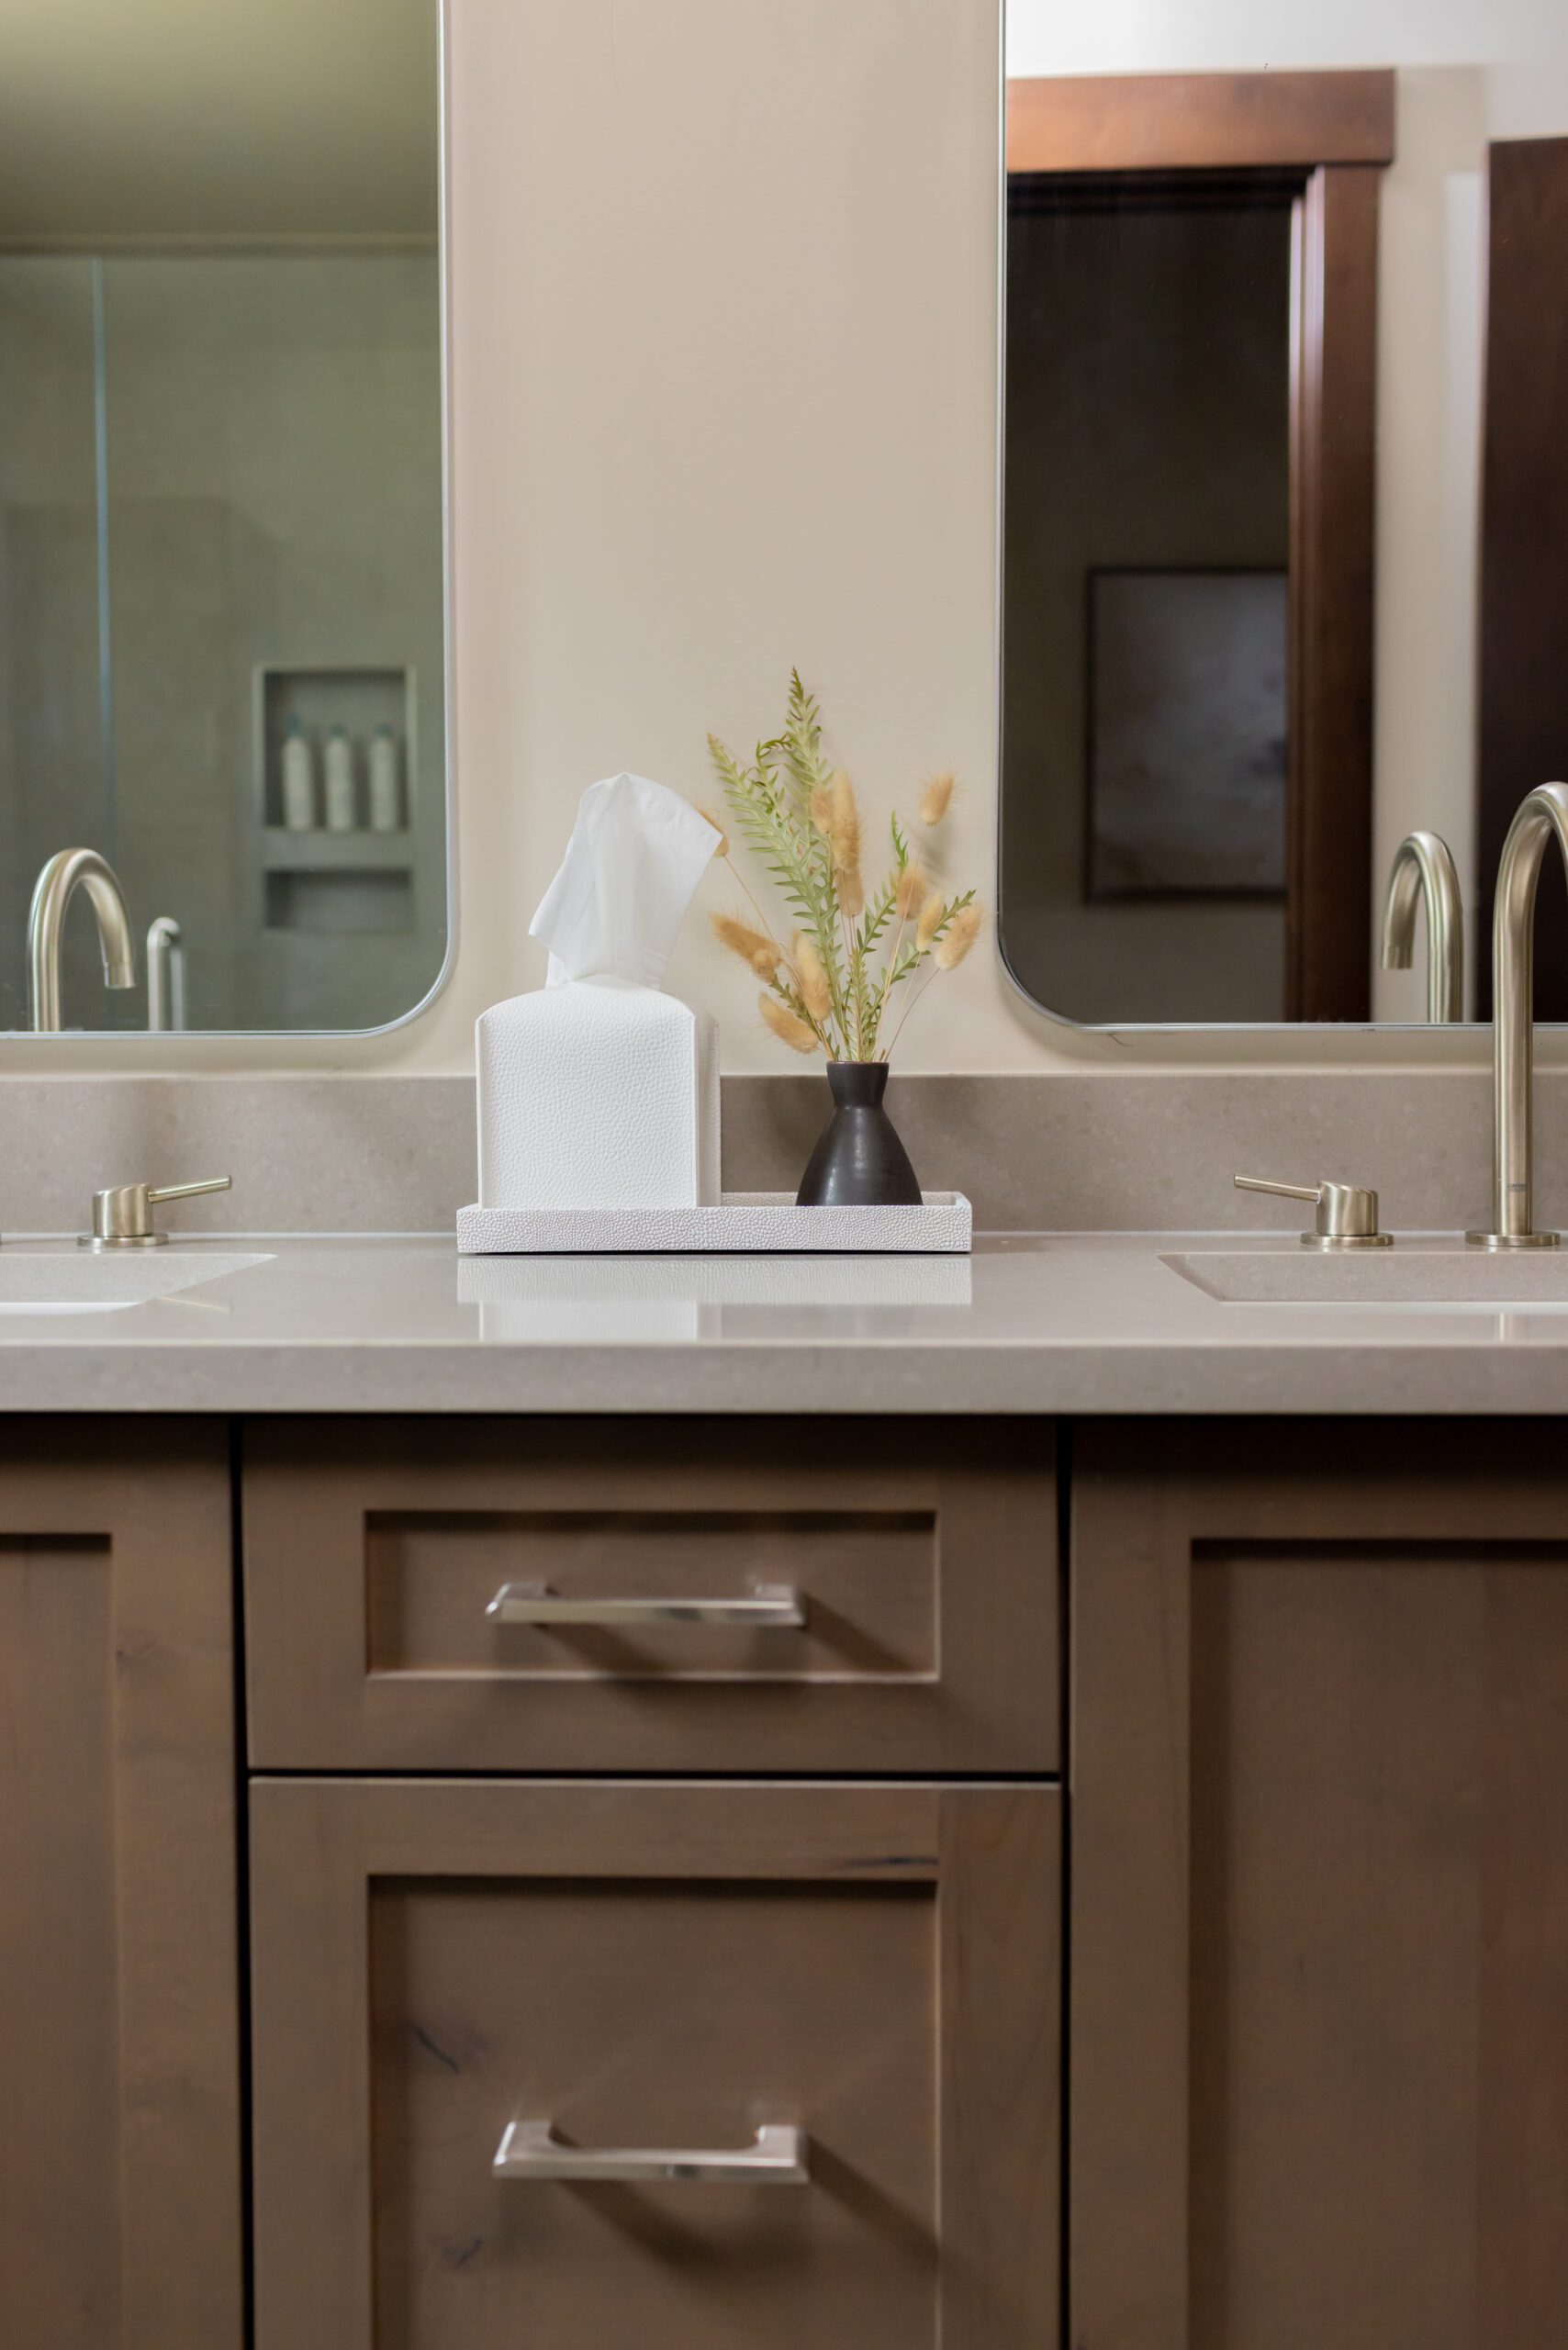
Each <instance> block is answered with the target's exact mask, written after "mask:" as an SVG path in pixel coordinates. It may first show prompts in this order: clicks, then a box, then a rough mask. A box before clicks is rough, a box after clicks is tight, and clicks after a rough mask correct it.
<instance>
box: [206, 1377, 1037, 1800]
mask: <svg viewBox="0 0 1568 2350" xmlns="http://www.w3.org/2000/svg"><path fill="white" fill-rule="evenodd" d="M894 1360H896V1358H895V1359H894ZM891 1375H892V1373H891V1371H890V1376H891ZM244 1489H245V1608H246V1620H247V1627H248V1637H247V1657H248V1670H249V1678H250V1692H251V1707H250V1733H251V1761H252V1765H253V1767H254V1768H255V1769H257V1770H260V1771H352V1772H376V1771H412V1772H418V1773H420V1774H430V1775H439V1774H441V1773H442V1772H446V1771H498V1772H500V1771H543V1772H557V1771H562V1772H564V1771H594V1772H623V1773H626V1774H633V1775H636V1774H643V1773H647V1772H659V1771H689V1770H692V1769H694V1768H695V1769H700V1770H703V1771H708V1772H711V1773H712V1774H715V1775H722V1774H725V1773H729V1772H751V1771H780V1772H790V1773H794V1772H802V1771H809V1772H812V1773H813V1774H826V1775H830V1776H838V1775H840V1774H846V1773H855V1774H858V1773H862V1772H865V1773H871V1774H876V1775H877V1776H884V1775H887V1774H900V1775H902V1774H909V1775H911V1776H919V1777H922V1778H925V1777H933V1778H935V1777H940V1776H943V1775H946V1774H948V1773H950V1772H959V1771H961V1772H966V1773H967V1772H975V1773H982V1772H983V1773H985V1774H989V1775H993V1776H998V1777H1008V1776H1012V1775H1014V1774H1019V1775H1026V1774H1032V1773H1035V1772H1050V1771H1054V1770H1055V1769H1056V1767H1057V1759H1058V1739H1057V1710H1058V1636H1057V1626H1058V1614H1059V1592H1058V1580H1057V1519H1056V1483H1055V1472H1054V1461H1053V1457H1052V1432H1051V1430H1050V1429H1049V1428H1048V1427H1039V1426H1038V1425H1037V1424H1031V1423H1025V1422H1014V1423H1008V1422H1005V1421H1002V1422H976V1421H965V1420H960V1419H947V1420H944V1421H940V1422H934V1421H930V1420H920V1419H895V1420H876V1419H866V1420H847V1421H846V1420H843V1419H839V1420H836V1421H835V1420H833V1419H830V1418H828V1417H826V1416H823V1417H821V1418H819V1419H817V1420H814V1421H812V1420H767V1419H762V1420H754V1419H728V1420H723V1419H719V1420H715V1419H708V1420H702V1419H689V1418H688V1419H662V1420H661V1419H635V1418H633V1419H625V1418H622V1419H619V1420H615V1419H608V1420H607V1419H549V1418H532V1419H525V1420H462V1421H453V1420H450V1419H448V1420H442V1419H439V1418H437V1419H424V1420H380V1421H375V1420H347V1421H339V1420H328V1421H314V1422H312V1421H300V1420H286V1419H285V1420H263V1421H257V1422H253V1423H252V1424H251V1425H250V1426H249V1427H247V1429H246V1432H245V1472H244Z"/></svg>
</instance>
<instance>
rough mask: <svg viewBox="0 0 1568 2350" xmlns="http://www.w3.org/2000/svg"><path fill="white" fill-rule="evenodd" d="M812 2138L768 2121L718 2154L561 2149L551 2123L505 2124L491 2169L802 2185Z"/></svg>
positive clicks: (614, 2179)
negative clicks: (752, 2139)
mask: <svg viewBox="0 0 1568 2350" xmlns="http://www.w3.org/2000/svg"><path fill="white" fill-rule="evenodd" d="M810 2154H811V2140H810V2139H809V2138H808V2137H807V2135H806V2133H805V2132H804V2131H803V2130H797V2129H796V2128H795V2126H794V2124H793V2123H792V2122H770V2123H768V2124H767V2127H766V2128H764V2129H761V2130H759V2131H758V2132H757V2133H756V2143H754V2144H752V2145H749V2146H737V2147H734V2149H732V2150H731V2151H729V2152H720V2153H717V2154H689V2153H687V2152H686V2151H685V2150H684V2149H682V2148H678V2147H673V2146H650V2147H648V2148H647V2149H646V2150H644V2149H643V2148H641V2147H633V2146H600V2147H588V2146H565V2145H563V2144H562V2143H561V2141H560V2139H559V2138H557V2137H556V2135H555V2129H554V2123H553V2122H549V2121H509V2122H508V2123H507V2126H506V2130H505V2132H504V2133H503V2135H502V2138H501V2143H500V2144H499V2145H498V2147H497V2149H496V2159H495V2162H494V2163H493V2165H491V2167H492V2169H493V2170H494V2172H495V2175H496V2177H498V2178H522V2179H582V2180H586V2181H588V2182H590V2183H592V2182H595V2181H597V2182H599V2183H601V2184H609V2183H614V2184H623V2185H627V2186H636V2185H642V2186H644V2187H645V2186H647V2185H648V2184H649V2183H650V2182H651V2181H654V2180H661V2179H664V2180H667V2179H681V2180H688V2179H698V2180H705V2181H708V2182H710V2183H712V2184H717V2185H721V2186H736V2187H804V2186H806V2185H807V2184H808V2183H809V2181H810V2178H811V2165H810Z"/></svg>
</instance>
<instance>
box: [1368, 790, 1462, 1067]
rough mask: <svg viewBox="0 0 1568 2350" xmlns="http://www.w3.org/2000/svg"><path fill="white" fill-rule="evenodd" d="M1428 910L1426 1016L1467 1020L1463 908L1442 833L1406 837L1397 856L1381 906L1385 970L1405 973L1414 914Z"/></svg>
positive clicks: (1436, 1019) (1437, 1019)
mask: <svg viewBox="0 0 1568 2350" xmlns="http://www.w3.org/2000/svg"><path fill="white" fill-rule="evenodd" d="M1423 899H1425V901H1426V906H1427V1017H1428V1020H1430V1021H1432V1022H1434V1023H1438V1024H1446V1023H1447V1022H1449V1021H1452V1020H1462V1019H1463V1018H1464V909H1463V907H1462V904H1461V902H1460V895H1459V873H1458V869H1457V868H1456V867H1455V865H1454V861H1453V852H1452V851H1451V849H1450V847H1449V845H1448V843H1447V841H1445V840H1444V839H1443V837H1442V835H1441V834H1440V833H1407V834H1406V836H1405V838H1404V839H1403V840H1402V841H1401V842H1400V844H1399V846H1398V847H1397V848H1396V849H1395V850H1394V862H1393V864H1392V865H1391V866H1390V867H1389V868H1388V888H1387V890H1386V892H1385V894H1384V897H1383V969H1384V970H1385V971H1407V970H1408V969H1409V968H1410V965H1411V962H1412V960H1413V958H1414V956H1415V952H1416V909H1417V905H1419V904H1420V902H1421V901H1422V900H1423Z"/></svg>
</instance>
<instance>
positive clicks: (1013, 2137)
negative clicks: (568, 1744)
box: [253, 1780, 1059, 2350]
mask: <svg viewBox="0 0 1568 2350" xmlns="http://www.w3.org/2000/svg"><path fill="white" fill-rule="evenodd" d="M253 1825H254V1844H253V1852H254V1857H255V1866H256V1876H255V1912H254V1914H255V1924H256V1948H255V1962H256V1964H255V1990H256V2005H255V2014H256V2031H257V2046H256V2063H255V2068H254V2070H255V2080H256V2085H257V2091H256V2093H257V2179H256V2187H257V2255H258V2256H257V2274H258V2283H259V2303H258V2319H259V2325H258V2344H259V2350H285V2345H286V2350H316V2345H318V2344H319V2345H320V2350H327V2345H329V2344H330V2350H371V2345H372V2344H375V2350H393V2345H396V2350H446V2345H449V2344H459V2343H461V2344H464V2345H465V2350H503V2345H505V2350H510V2345H512V2344H515V2343H517V2342H519V2341H523V2340H527V2341H534V2340H538V2341H541V2342H546V2341H547V2342H563V2343H566V2342H586V2343H604V2344H610V2343H632V2342H635V2343H637V2344H639V2350H734V2344H737V2343H745V2344H746V2345H747V2350H799V2345H800V2344H802V2343H811V2344H812V2345H813V2350H879V2346H880V2345H882V2344H887V2345H889V2350H893V2345H896V2350H923V2345H927V2344H929V2345H931V2350H936V2345H937V2344H942V2345H943V2350H1025V2345H1026V2346H1027V2350H1040V2345H1043V2344H1048V2343H1049V2342H1051V2341H1053V2340H1054V2338H1055V2335H1054V2322H1055V2311H1056V2300H1057V2283H1058V2268H1057V2251H1056V2244H1055V2239H1054V2220H1055V2210H1056V2190H1057V2167H1056V2165H1057V2107H1058V2081H1057V2038H1058V2029H1057V2019H1056V1989H1057V1985H1056V1976H1057V1964H1058V1962H1057V1932H1058V1904H1059V1886H1058V1798H1057V1796H1056V1794H1055V1791H1054V1790H1051V1789H1047V1788H1010V1789H989V1788H983V1787H976V1788H961V1789H955V1790H947V1791H939V1790H936V1789H935V1788H931V1787H924V1786H905V1787H901V1788H897V1789H874V1788H865V1789H862V1788H855V1787H843V1786H840V1787H832V1786H826V1787H824V1786H816V1787H810V1788H805V1787H794V1788H790V1787H777V1788H772V1787H766V1786H755V1785H753V1786H734V1785H732V1786H717V1787H715V1786H711V1785H710V1786H704V1787H687V1786H666V1787H648V1786H641V1787H638V1786H627V1785H619V1786H601V1787H592V1786H588V1785H566V1786H562V1785H550V1784H548V1783H545V1784H543V1785H529V1784H523V1783H517V1782H512V1783H509V1784H501V1785H497V1784H494V1783H487V1782H483V1781H475V1782H468V1783H465V1784H463V1785H455V1786H454V1785H447V1786H442V1785H439V1784H431V1783H420V1782H405V1783H402V1784H400V1785H386V1784H383V1785H367V1784H365V1783H360V1782H353V1781H346V1782H345V1781H337V1782H332V1783H319V1782H312V1781H309V1780H297V1781H289V1782H271V1783H269V1782H265V1781H263V1782H259V1783H258V1784H257V1785H256V1787H255V1788H254V1790H253ZM305 1915H308V1916H309V1917H310V1919H311V1920H312V1926H313V1931H312V1934H311V1935H310V1936H308V1937H307V1936H302V1935H301V1933H300V1931H299V1922H300V1919H301V1917H302V1916H305ZM509 2132H510V2137H509V2135H508V2133H509ZM759 2132H767V2133H770V2134H769V2135H767V2136H765V2137H764V2138H762V2140H761V2141H760V2151H761V2153H762V2154H764V2155H766V2156H767V2158H768V2159H773V2158H774V2156H775V2154H776V2153H777V2152H778V2148H779V2147H780V2146H782V2155H781V2156H780V2157H779V2160H780V2166H779V2168H778V2170H777V2171H775V2172H774V2173H772V2174H771V2175H769V2174H767V2173H764V2174H763V2175H761V2176H757V2175H756V2174H753V2175H751V2176H746V2175H745V2173H744V2171H739V2172H737V2170H736V2168H735V2165H736V2159H737V2157H739V2158H740V2161H741V2162H742V2163H744V2162H745V2159H746V2158H747V2157H748V2156H749V2157H750V2158H752V2159H756V2156H757V2154H758V2151H759V2137H758V2133H759ZM503 2142H504V2143H505V2146H506V2149H507V2154H506V2165H507V2166H506V2167H505V2168H504V2169H502V2170H498V2168H497V2157H498V2154H501V2152H502V2148H503ZM726 2165H728V2167H726ZM574 2166H576V2167H577V2169H578V2170H580V2171H586V2172H587V2174H588V2175H587V2176H574V2177H558V2176H555V2175H554V2174H555V2173H556V2172H557V2171H558V2170H560V2169H561V2168H562V2167H566V2168H567V2169H571V2168H573V2167H574ZM671 2169H674V2170H676V2171H682V2170H684V2171H686V2172H688V2173H689V2174H692V2175H689V2176H677V2177H670V2176H669V2175H668V2173H669V2171H670V2170H671ZM596 2170H597V2171H598V2172H599V2174H600V2175H599V2176H595V2175H593V2174H594V2173H595V2172H596ZM606 2172H608V2173H609V2174H610V2175H609V2176H603V2175H602V2174H604V2173H606Z"/></svg>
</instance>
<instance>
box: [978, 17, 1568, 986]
mask: <svg viewBox="0 0 1568 2350" xmlns="http://www.w3.org/2000/svg"><path fill="white" fill-rule="evenodd" d="M1007 77H1008V78H1007V108H1006V123H1007V130H1006V241H1007V251H1006V336H1005V432H1004V453H1005V455H1004V488H1003V539H1004V556H1003V606H1004V624H1003V660H1002V669H1003V683H1002V736H1003V750H1002V822H1001V862H1000V872H999V883H998V896H999V907H1000V914H999V934H1000V939H1001V945H1002V953H1003V956H1004V957H1005V959H1006V962H1007V964H1008V967H1009V968H1010V969H1011V971H1012V973H1013V975H1014V979H1016V980H1017V981H1018V983H1019V985H1020V986H1021V987H1022V988H1023V990H1025V993H1026V994H1027V995H1028V996H1030V997H1031V998H1033V1000H1034V1001H1035V1002H1036V1003H1038V1004H1040V1005H1041V1006H1043V1007H1044V1008H1046V1009H1047V1010H1048V1011H1050V1012H1052V1013H1056V1014H1057V1015H1058V1016H1059V1017H1062V1018H1065V1019H1069V1020H1072V1021H1076V1022H1080V1023H1083V1024H1094V1025H1104V1026H1114V1027H1118V1028H1119V1027H1123V1026H1129V1025H1138V1024H1152V1025H1156V1026H1161V1027H1164V1026H1179V1025H1187V1024H1210V1023H1217V1024H1249V1025H1250V1024H1272V1023H1279V1022H1296V1021H1305V1022H1327V1021H1349V1022H1361V1023H1365V1022H1368V1021H1372V1020H1376V1021H1378V1022H1388V1023H1420V1022H1423V1021H1427V1020H1431V1021H1447V1020H1453V1019H1470V1020H1475V1019H1485V1018H1487V1017H1489V1015H1490V1010H1491V1002H1490V998H1491V987H1490V978H1491V974H1490V930H1491V906H1492V889H1493V882H1494V879H1495V872H1496V867H1497V860H1498V855H1499V851H1500V849H1501V846H1502V842H1503V838H1504V835H1505V834H1506V830H1507V826H1508V822H1509V821H1510V818H1511V817H1512V814H1513V811H1514V810H1515V809H1516V807H1517V806H1518V802H1519V800H1521V799H1522V798H1523V797H1524V795H1525V793H1526V792H1527V791H1529V789H1532V787H1533V786H1535V785H1536V784H1538V783H1542V782H1546V781H1548V780H1551V779H1558V780H1561V779H1562V778H1564V776H1565V775H1568V649H1565V647H1568V622H1565V621H1564V619H1563V595H1564V588H1565V584H1568V432H1565V431H1564V430H1563V425H1562V420H1563V418H1564V416H1565V415H1568V305H1565V303H1564V300H1563V289H1564V287H1565V286H1568V11H1565V10H1564V9H1563V8H1562V5H1561V0H1355V5H1353V6H1352V5H1351V4H1350V0H1321V5H1319V6H1316V7H1314V8H1310V9H1309V8H1305V7H1303V6H1300V5H1299V0H1288V4H1287V0H1248V5H1247V6H1241V5H1240V0H1168V5H1166V6H1161V7H1160V8H1159V9H1155V10H1150V9H1148V8H1143V7H1138V6H1133V5H1131V0H1113V4H1112V5H1108V6H1105V7H1103V8H1095V9H1070V8H1061V7H1058V6H1051V5H1049V0H1009V7H1008V28H1007ZM1412 835H1424V836H1430V837H1427V838H1424V839H1422V840H1421V841H1420V842H1419V843H1418V845H1417V848H1415V849H1411V850H1406V851H1405V852H1404V854H1403V855H1402V854H1401V846H1402V844H1403V843H1405V842H1406V838H1407V836H1412ZM1436 844H1441V845H1442V846H1441V848H1440V849H1439V846H1438V845H1436ZM1396 867H1397V872H1395V868H1396ZM1391 879H1392V892H1393V898H1392V907H1391V908H1390V905H1389V893H1390V889H1391ZM1428 908H1430V909H1431V910H1432V919H1431V921H1430V923H1428V911H1427V910H1428ZM1385 910H1386V911H1387V915H1388V922H1389V924H1390V934H1389V937H1388V940H1387V959H1390V960H1392V961H1393V962H1394V963H1395V964H1396V965H1397V963H1398V962H1399V960H1400V958H1401V957H1406V958H1407V965H1408V967H1407V968H1383V964H1384V960H1385V954H1384V939H1383V926H1384V919H1385ZM1538 941H1539V945H1538V954H1537V1002H1538V1009H1539V1012H1540V1015H1541V1016H1542V1017H1544V1018H1547V1019H1555V1020H1563V1019H1568V895H1565V892H1564V885H1563V879H1562V875H1561V874H1560V873H1557V872H1554V871H1551V870H1549V871H1548V872H1547V873H1546V875H1545V876H1544V877H1543V882H1542V890H1541V897H1540V910H1539V917H1538Z"/></svg>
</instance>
